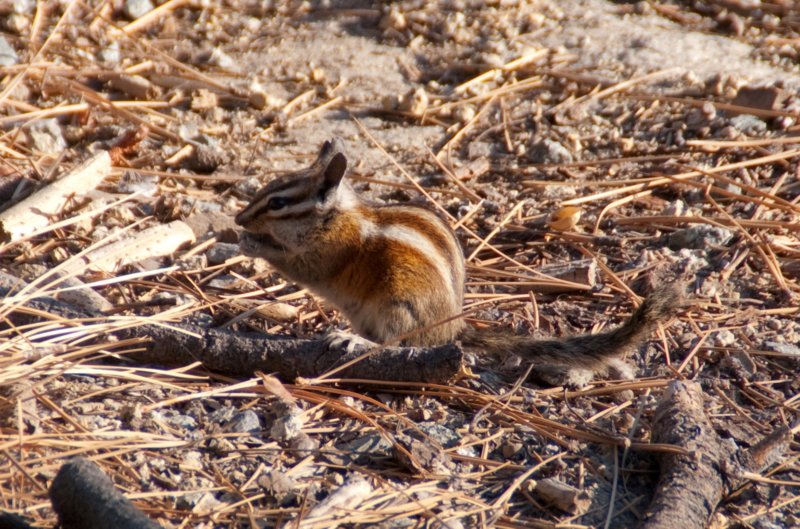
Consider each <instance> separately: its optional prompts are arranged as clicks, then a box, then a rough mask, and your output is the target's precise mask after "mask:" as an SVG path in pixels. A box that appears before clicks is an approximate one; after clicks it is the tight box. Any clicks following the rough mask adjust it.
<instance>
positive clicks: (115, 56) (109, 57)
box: [97, 40, 122, 66]
mask: <svg viewBox="0 0 800 529" xmlns="http://www.w3.org/2000/svg"><path fill="white" fill-rule="evenodd" d="M97 55H98V57H97V58H98V59H100V62H102V63H104V64H106V65H107V66H116V65H118V64H119V61H121V60H122V53H121V52H120V49H119V41H116V40H115V41H114V42H112V43H111V44H109V45H108V46H106V47H105V48H103V49H102V50H100V53H98V54H97Z"/></svg>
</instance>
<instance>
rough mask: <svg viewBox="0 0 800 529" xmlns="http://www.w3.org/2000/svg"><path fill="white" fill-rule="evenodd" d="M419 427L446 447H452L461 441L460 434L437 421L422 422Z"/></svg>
mask: <svg viewBox="0 0 800 529" xmlns="http://www.w3.org/2000/svg"><path fill="white" fill-rule="evenodd" d="M417 427H418V428H419V429H420V430H422V431H423V432H425V434H426V435H427V436H428V437H430V438H431V439H433V440H434V441H436V442H437V443H439V444H440V445H442V446H443V447H445V448H452V447H454V446H457V445H458V444H459V443H460V442H461V436H460V435H458V434H457V433H456V432H454V431H453V430H451V429H450V428H448V427H446V426H444V425H442V424H439V423H437V422H421V423H419V424H418V425H417Z"/></svg>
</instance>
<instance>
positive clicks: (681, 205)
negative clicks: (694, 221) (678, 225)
mask: <svg viewBox="0 0 800 529" xmlns="http://www.w3.org/2000/svg"><path fill="white" fill-rule="evenodd" d="M688 209H689V208H688V207H687V206H686V202H684V201H683V200H675V201H673V202H670V203H669V204H667V206H666V207H665V208H664V210H663V211H662V212H661V214H662V215H664V216H665V217H683V216H684V215H686V212H687V210H688Z"/></svg>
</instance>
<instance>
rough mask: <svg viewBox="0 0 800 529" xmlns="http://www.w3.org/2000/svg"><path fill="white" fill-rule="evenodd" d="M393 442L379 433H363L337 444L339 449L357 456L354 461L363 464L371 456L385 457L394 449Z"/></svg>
mask: <svg viewBox="0 0 800 529" xmlns="http://www.w3.org/2000/svg"><path fill="white" fill-rule="evenodd" d="M392 446H393V445H392V443H390V442H389V441H387V440H386V439H385V438H384V436H382V435H381V434H379V433H372V434H367V435H363V436H361V437H358V438H356V439H353V440H352V441H349V442H347V443H340V444H337V445H336V449H337V450H341V451H342V452H344V453H346V454H352V455H354V456H356V457H355V461H354V463H356V464H363V463H364V462H365V461H366V459H368V458H370V457H377V458H383V457H386V456H388V455H389V454H390V453H391V450H392Z"/></svg>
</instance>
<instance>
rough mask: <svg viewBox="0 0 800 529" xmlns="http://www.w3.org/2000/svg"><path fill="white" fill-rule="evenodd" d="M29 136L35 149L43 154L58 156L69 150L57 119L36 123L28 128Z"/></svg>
mask: <svg viewBox="0 0 800 529" xmlns="http://www.w3.org/2000/svg"><path fill="white" fill-rule="evenodd" d="M27 134H28V137H29V138H30V140H31V143H32V146H33V148H34V149H35V150H37V151H39V152H41V153H48V154H57V153H60V152H61V151H63V150H64V149H66V148H67V142H66V140H64V136H63V135H62V133H61V127H60V126H59V124H58V121H57V120H56V119H55V118H53V119H40V120H37V121H35V122H34V123H33V124H32V125H31V126H30V127H28V130H27Z"/></svg>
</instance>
